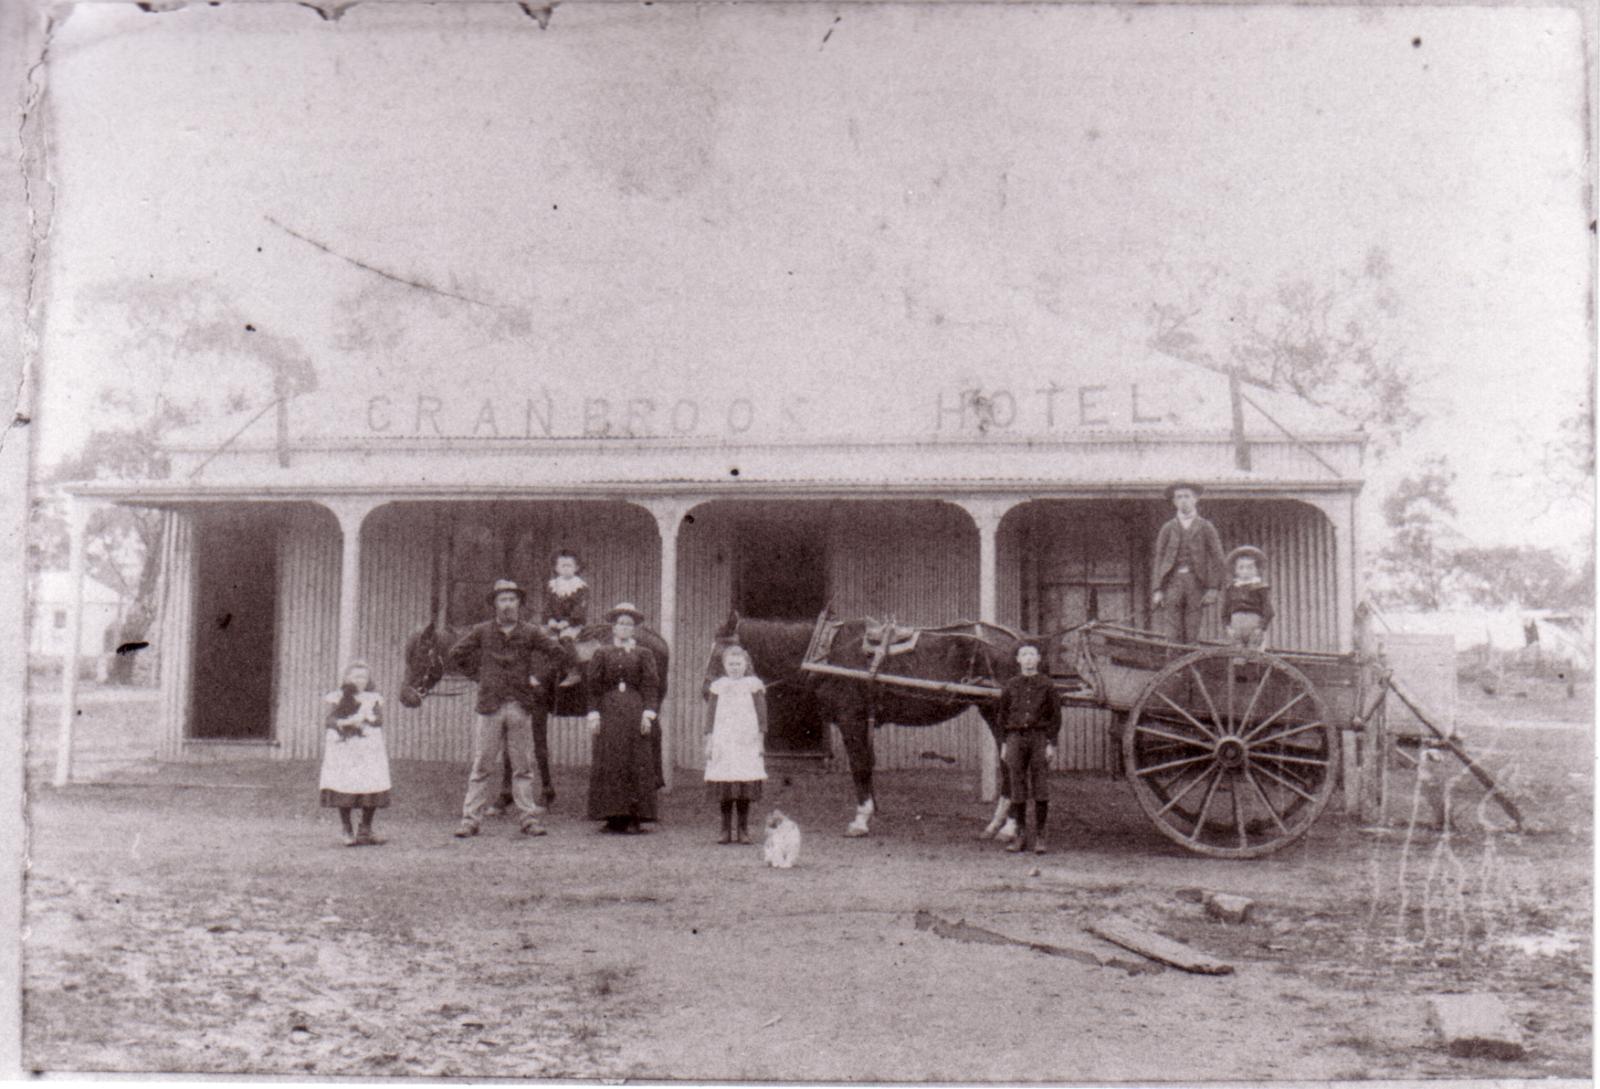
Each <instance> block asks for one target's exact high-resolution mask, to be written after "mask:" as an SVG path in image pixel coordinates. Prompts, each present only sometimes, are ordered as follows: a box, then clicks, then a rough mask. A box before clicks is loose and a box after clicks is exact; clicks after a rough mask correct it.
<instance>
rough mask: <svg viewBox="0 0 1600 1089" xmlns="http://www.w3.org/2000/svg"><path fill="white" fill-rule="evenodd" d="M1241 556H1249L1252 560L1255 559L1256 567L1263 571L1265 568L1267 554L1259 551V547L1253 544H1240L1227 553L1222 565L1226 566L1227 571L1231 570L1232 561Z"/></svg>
mask: <svg viewBox="0 0 1600 1089" xmlns="http://www.w3.org/2000/svg"><path fill="white" fill-rule="evenodd" d="M1243 556H1249V557H1250V558H1251V559H1252V560H1255V561H1256V567H1257V568H1259V569H1261V570H1263V571H1264V570H1266V566H1267V554H1266V553H1265V552H1263V551H1261V549H1259V548H1257V547H1256V546H1255V545H1240V546H1239V547H1238V548H1236V549H1234V550H1233V551H1232V552H1230V553H1228V560H1227V563H1226V564H1225V565H1224V566H1226V567H1227V569H1228V570H1229V571H1232V570H1233V564H1234V561H1235V560H1238V559H1240V558H1241V557H1243Z"/></svg>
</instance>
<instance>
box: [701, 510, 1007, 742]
mask: <svg viewBox="0 0 1600 1089" xmlns="http://www.w3.org/2000/svg"><path fill="white" fill-rule="evenodd" d="M691 513H692V514H693V517H694V521H693V522H686V524H685V525H684V527H683V529H682V531H681V532H680V534H679V538H678V579H679V581H678V645H679V647H681V648H682V650H681V651H680V652H679V654H678V656H677V659H676V663H675V665H674V669H673V673H674V680H673V683H674V685H675V686H676V688H677V690H678V692H679V693H680V694H684V695H685V696H686V699H685V701H684V703H683V704H680V707H682V708H683V710H682V711H681V712H680V713H681V714H683V716H684V720H685V723H686V725H687V727H688V728H687V729H684V730H681V731H679V733H678V735H677V736H678V741H677V742H676V745H675V754H676V758H677V761H678V765H679V766H680V767H688V768H698V767H700V766H702V764H703V760H704V752H703V746H702V743H701V739H700V738H701V733H702V731H703V730H704V704H703V703H702V702H701V701H700V699H699V698H698V692H699V686H700V679H701V677H702V676H703V674H704V670H705V662H706V657H707V655H708V654H709V652H710V648H711V642H712V639H713V636H714V635H715V632H716V630H717V629H718V628H719V627H720V626H721V625H722V623H723V621H724V620H726V618H727V616H728V613H729V610H730V609H731V607H732V605H733V587H734V571H735V570H736V568H737V566H738V557H737V555H736V549H737V548H738V535H737V526H738V522H739V520H740V519H741V518H758V519H772V518H777V519H785V520H786V521H787V522H788V523H789V524H791V525H793V527H794V531H795V532H797V533H817V534H821V535H823V536H824V538H825V539H826V541H827V544H828V560H827V576H826V577H827V582H828V585H827V588H826V592H827V595H828V597H829V599H830V600H831V602H832V607H833V610H834V612H835V614H837V615H839V616H859V615H872V616H877V617H880V618H884V617H889V616H893V617H894V618H895V619H896V620H898V621H900V622H901V623H906V624H917V625H925V626H935V625H941V624H949V623H953V622H954V621H956V620H962V619H975V618H976V617H977V613H978V534H977V529H976V527H974V525H973V523H972V520H971V518H970V517H969V516H968V515H967V514H966V512H965V511H963V510H962V509H961V508H959V507H956V506H953V505H951V504H948V503H941V502H937V501H932V500H920V501H906V500H896V501H888V502H871V501H839V502H832V501H829V502H824V501H795V502H766V501H719V502H715V503H707V504H704V505H702V506H699V507H696V508H695V509H694V511H693V512H691ZM691 696H692V699H690V698H687V697H691ZM984 729H985V727H984V726H983V723H982V720H981V719H979V718H978V717H977V715H976V713H974V712H968V713H966V714H963V715H962V716H960V718H958V719H955V720H952V721H951V722H948V723H944V724H942V725H940V726H932V727H914V728H910V727H899V726H883V727H880V728H879V729H878V730H877V731H876V734H875V738H874V743H875V746H876V751H877V760H878V766H879V767H881V768H890V769H892V768H904V767H925V766H928V765H929V764H930V762H932V760H933V758H932V757H926V758H925V757H924V756H923V755H922V754H923V753H931V754H937V755H938V756H940V757H955V758H956V759H957V761H958V762H959V763H961V764H963V765H966V766H969V767H976V766H977V761H978V752H979V749H978V745H979V739H980V736H981V735H980V733H979V732H978V731H982V730H984ZM835 755H836V756H837V757H839V758H840V759H841V760H842V759H843V750H842V749H840V748H839V747H838V745H837V743H835ZM943 763H944V761H942V760H940V761H938V763H937V765H936V766H943Z"/></svg>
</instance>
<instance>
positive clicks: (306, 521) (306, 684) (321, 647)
mask: <svg viewBox="0 0 1600 1089" xmlns="http://www.w3.org/2000/svg"><path fill="white" fill-rule="evenodd" d="M283 514H284V517H283V521H282V523H281V526H280V528H279V531H278V617H279V621H278V633H277V640H276V642H277V647H276V651H277V665H276V671H275V673H274V678H273V691H274V703H275V706H274V708H273V727H274V729H273V736H274V737H275V738H276V740H277V742H278V747H277V748H276V749H275V750H274V751H273V755H274V756H275V757H279V758H282V759H288V760H309V759H314V758H317V757H320V756H321V755H322V733H323V730H322V718H323V706H322V695H323V693H325V692H328V691H330V690H332V689H333V688H335V687H337V686H338V682H339V673H340V671H341V670H342V669H343V668H344V663H342V662H338V661H336V660H335V657H336V656H337V654H338V652H339V554H340V551H341V549H342V547H343V542H342V539H341V535H340V532H339V522H338V520H337V519H336V518H334V516H333V514H332V512H330V511H328V510H327V509H325V508H323V507H318V506H313V505H311V504H295V505H293V506H290V507H287V508H285V509H284V512H283ZM372 664H373V671H374V677H375V678H376V679H377V682H378V684H379V685H380V687H382V689H383V691H384V693H385V695H386V696H387V697H388V699H389V701H390V702H393V700H394V697H393V695H392V692H393V689H392V688H390V687H388V686H386V685H385V681H387V679H388V678H387V677H384V676H383V675H382V674H381V673H380V672H379V670H378V666H379V665H380V664H381V663H377V662H374V663H372Z"/></svg>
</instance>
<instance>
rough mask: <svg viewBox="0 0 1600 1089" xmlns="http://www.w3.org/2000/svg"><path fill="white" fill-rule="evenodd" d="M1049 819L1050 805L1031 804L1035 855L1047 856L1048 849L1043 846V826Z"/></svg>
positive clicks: (1047, 803)
mask: <svg viewBox="0 0 1600 1089" xmlns="http://www.w3.org/2000/svg"><path fill="white" fill-rule="evenodd" d="M1049 819H1050V803H1049V802H1034V803H1033V853H1034V854H1036V855H1042V854H1048V853H1049V850H1050V849H1049V848H1048V847H1046V846H1045V845H1044V826H1045V822H1046V821H1048V820H1049Z"/></svg>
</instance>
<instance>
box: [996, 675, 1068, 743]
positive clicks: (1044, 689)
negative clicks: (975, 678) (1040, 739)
mask: <svg viewBox="0 0 1600 1089" xmlns="http://www.w3.org/2000/svg"><path fill="white" fill-rule="evenodd" d="M998 715H999V722H1000V729H1002V730H1049V731H1050V732H1051V733H1052V735H1053V734H1054V733H1055V731H1056V730H1057V729H1058V728H1059V727H1060V725H1061V695H1060V693H1058V692H1057V691H1056V686H1055V685H1054V684H1053V683H1052V682H1051V680H1050V678H1049V677H1046V676H1045V675H1044V674H1042V673H1035V674H1033V675H1031V676H1024V675H1022V674H1020V673H1019V674H1017V675H1016V676H1015V677H1012V678H1011V679H1010V680H1009V681H1007V682H1006V685H1005V687H1004V688H1002V689H1001V690H1000V709H999V711H998Z"/></svg>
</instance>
